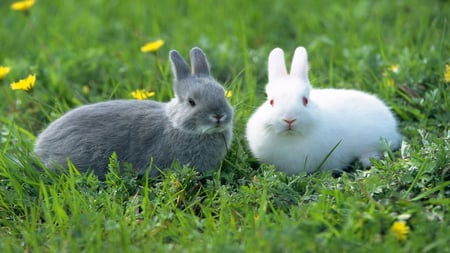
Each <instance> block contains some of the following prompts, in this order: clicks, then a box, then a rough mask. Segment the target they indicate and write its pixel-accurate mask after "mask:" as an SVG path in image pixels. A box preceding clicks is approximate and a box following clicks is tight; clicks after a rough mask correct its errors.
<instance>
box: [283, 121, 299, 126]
mask: <svg viewBox="0 0 450 253" xmlns="http://www.w3.org/2000/svg"><path fill="white" fill-rule="evenodd" d="M283 120H284V122H286V123H287V124H288V125H289V127H291V125H292V124H293V123H294V122H295V121H296V119H283Z"/></svg>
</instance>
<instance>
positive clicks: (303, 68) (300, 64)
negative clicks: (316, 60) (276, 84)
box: [290, 47, 308, 80]
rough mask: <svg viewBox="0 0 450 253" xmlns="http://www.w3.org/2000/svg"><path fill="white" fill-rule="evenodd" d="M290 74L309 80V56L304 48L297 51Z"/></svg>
mask: <svg viewBox="0 0 450 253" xmlns="http://www.w3.org/2000/svg"><path fill="white" fill-rule="evenodd" d="M290 74H291V75H292V76H295V77H299V78H302V79H305V80H308V54H307V53H306V49H305V48H304V47H297V49H295V53H294V57H293V58H292V65H291V72H290Z"/></svg>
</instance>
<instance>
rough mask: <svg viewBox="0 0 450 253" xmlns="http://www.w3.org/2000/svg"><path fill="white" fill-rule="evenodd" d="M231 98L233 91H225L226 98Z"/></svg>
mask: <svg viewBox="0 0 450 253" xmlns="http://www.w3.org/2000/svg"><path fill="white" fill-rule="evenodd" d="M231 96H233V92H232V91H231V90H227V91H225V97H227V98H229V97H231Z"/></svg>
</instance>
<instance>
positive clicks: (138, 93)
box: [131, 89, 155, 100]
mask: <svg viewBox="0 0 450 253" xmlns="http://www.w3.org/2000/svg"><path fill="white" fill-rule="evenodd" d="M154 95H155V92H154V91H148V90H143V89H141V90H135V91H133V92H131V96H132V97H134V98H135V99H138V100H144V99H147V98H149V97H153V96H154Z"/></svg>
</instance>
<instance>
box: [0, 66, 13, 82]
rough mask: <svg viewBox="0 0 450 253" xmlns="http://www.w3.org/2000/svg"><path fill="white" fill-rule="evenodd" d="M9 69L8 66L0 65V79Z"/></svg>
mask: <svg viewBox="0 0 450 253" xmlns="http://www.w3.org/2000/svg"><path fill="white" fill-rule="evenodd" d="M9 71H11V68H10V67H3V66H0V80H1V79H3V78H5V76H6V75H7V74H8V73H9Z"/></svg>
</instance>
